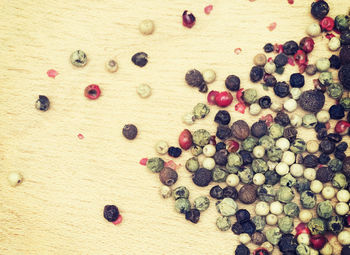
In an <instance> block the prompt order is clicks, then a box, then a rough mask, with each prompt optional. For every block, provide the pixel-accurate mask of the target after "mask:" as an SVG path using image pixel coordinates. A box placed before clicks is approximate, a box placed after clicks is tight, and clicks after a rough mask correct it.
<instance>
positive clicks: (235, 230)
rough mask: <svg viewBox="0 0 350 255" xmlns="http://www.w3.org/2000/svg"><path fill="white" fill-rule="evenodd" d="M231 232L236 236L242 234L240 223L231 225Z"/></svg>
mask: <svg viewBox="0 0 350 255" xmlns="http://www.w3.org/2000/svg"><path fill="white" fill-rule="evenodd" d="M231 230H232V232H233V233H235V234H236V235H240V234H242V233H243V231H244V230H243V226H242V225H241V223H239V222H236V223H235V224H233V225H232V227H231Z"/></svg>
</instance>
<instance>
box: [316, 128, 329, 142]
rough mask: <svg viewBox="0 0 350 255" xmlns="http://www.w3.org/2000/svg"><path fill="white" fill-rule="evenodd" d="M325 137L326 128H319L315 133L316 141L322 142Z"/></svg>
mask: <svg viewBox="0 0 350 255" xmlns="http://www.w3.org/2000/svg"><path fill="white" fill-rule="evenodd" d="M326 137H327V129H326V128H321V129H320V130H318V132H317V139H318V140H323V139H325V138H326Z"/></svg>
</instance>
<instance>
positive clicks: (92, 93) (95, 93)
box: [84, 84, 101, 100]
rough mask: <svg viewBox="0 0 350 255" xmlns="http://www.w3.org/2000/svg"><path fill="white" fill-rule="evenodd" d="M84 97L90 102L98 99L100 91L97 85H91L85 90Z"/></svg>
mask: <svg viewBox="0 0 350 255" xmlns="http://www.w3.org/2000/svg"><path fill="white" fill-rule="evenodd" d="M84 95H85V96H86V97H87V98H89V99H91V100H95V99H97V98H99V97H100V95H101V89H100V87H99V86H98V85H96V84H91V85H89V86H87V87H86V88H85V90H84Z"/></svg>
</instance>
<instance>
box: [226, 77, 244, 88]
mask: <svg viewBox="0 0 350 255" xmlns="http://www.w3.org/2000/svg"><path fill="white" fill-rule="evenodd" d="M240 84H241V80H240V79H239V77H238V76H236V75H229V76H227V78H226V80H225V86H226V88H227V89H228V90H230V91H238V90H239V88H240Z"/></svg>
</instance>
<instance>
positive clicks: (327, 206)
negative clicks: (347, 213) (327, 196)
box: [316, 200, 333, 219]
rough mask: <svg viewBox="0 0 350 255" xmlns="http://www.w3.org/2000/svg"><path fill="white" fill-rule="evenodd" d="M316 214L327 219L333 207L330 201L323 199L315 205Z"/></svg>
mask: <svg viewBox="0 0 350 255" xmlns="http://www.w3.org/2000/svg"><path fill="white" fill-rule="evenodd" d="M316 212H317V215H318V216H319V217H321V218H324V219H328V218H330V217H331V216H332V213H333V207H332V204H331V202H330V201H328V200H327V201H323V202H320V203H319V204H318V205H317V208H316Z"/></svg>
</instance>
